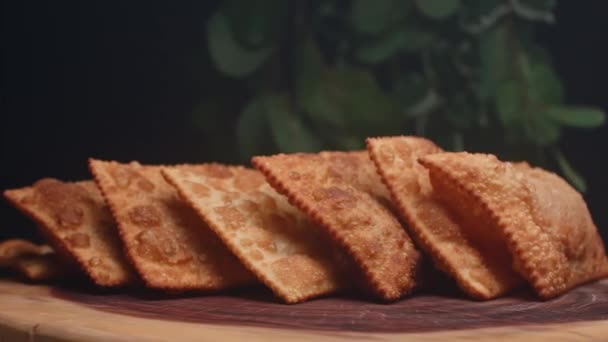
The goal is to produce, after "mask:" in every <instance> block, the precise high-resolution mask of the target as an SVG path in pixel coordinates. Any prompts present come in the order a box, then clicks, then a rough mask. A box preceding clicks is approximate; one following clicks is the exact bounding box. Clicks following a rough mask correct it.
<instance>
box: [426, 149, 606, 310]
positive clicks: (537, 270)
mask: <svg viewBox="0 0 608 342" xmlns="http://www.w3.org/2000/svg"><path fill="white" fill-rule="evenodd" d="M420 162H421V163H422V164H423V165H424V166H425V167H427V168H428V169H429V171H430V177H431V182H432V183H433V186H434V187H435V188H436V189H437V190H438V191H437V193H438V194H439V196H441V197H442V198H443V201H444V202H445V203H447V204H448V205H450V206H451V207H452V208H454V210H457V211H459V212H460V213H461V215H463V216H468V217H471V218H472V219H477V220H480V221H481V222H483V223H484V224H485V229H486V230H487V231H489V232H491V234H494V233H495V232H498V233H500V234H502V235H503V237H504V239H505V241H506V243H507V247H508V249H509V251H510V253H511V256H512V258H513V267H514V269H515V270H516V271H517V272H519V273H520V274H521V275H522V276H523V277H524V278H525V279H526V280H527V281H528V282H529V283H530V285H531V286H532V287H533V289H534V290H535V291H536V293H537V294H538V295H539V296H540V297H541V298H543V299H548V298H552V297H555V296H558V295H560V294H562V293H564V292H566V291H567V290H569V289H571V288H573V287H575V286H577V285H579V284H582V283H585V282H588V281H591V280H595V279H599V278H602V277H605V276H607V275H608V260H607V258H606V254H605V251H604V246H603V243H602V241H601V238H600V237H599V234H598V231H597V228H596V227H595V225H594V223H593V221H592V219H591V215H590V214H589V211H588V209H587V206H586V204H585V201H584V200H583V198H582V196H581V195H580V194H579V193H578V192H577V191H576V190H574V189H573V188H572V187H571V186H570V185H569V184H568V183H566V182H565V181H564V180H563V179H561V178H560V177H559V176H557V175H555V174H553V173H550V172H548V171H545V170H542V169H539V168H531V167H529V166H526V165H525V164H515V165H514V164H510V163H503V162H501V161H499V160H498V159H497V158H496V157H495V156H493V155H486V154H471V153H441V154H434V155H428V156H424V157H422V158H421V159H420Z"/></svg>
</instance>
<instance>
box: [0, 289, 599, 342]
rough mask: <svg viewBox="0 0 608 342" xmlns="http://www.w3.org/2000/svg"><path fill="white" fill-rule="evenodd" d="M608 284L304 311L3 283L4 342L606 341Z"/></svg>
mask: <svg viewBox="0 0 608 342" xmlns="http://www.w3.org/2000/svg"><path fill="white" fill-rule="evenodd" d="M607 336H608V280H604V281H602V282H596V283H594V284H589V285H586V286H583V287H581V288H578V289H575V290H574V291H571V292H570V293H568V294H567V295H565V296H562V297H560V298H558V299H556V300H553V301H549V302H539V301H536V300H534V299H533V297H529V296H526V295H517V296H514V297H511V298H504V299H499V300H495V301H490V302H474V301H470V300H468V299H461V298H454V297H449V296H446V297H441V296H437V295H435V296H433V295H418V296H414V297H412V298H408V299H404V300H402V301H399V302H397V303H394V304H388V305H387V304H373V303H369V302H364V301H359V300H356V299H349V298H326V299H319V300H315V301H311V302H308V303H302V304H297V305H284V304H279V303H276V302H274V301H273V300H272V298H271V297H269V296H266V295H264V293H262V294H261V295H260V294H254V295H242V294H238V293H237V294H232V295H215V296H203V297H202V296H197V297H184V296H182V297H174V298H158V296H148V295H146V294H143V295H142V294H138V295H136V294H125V293H95V292H91V291H76V290H69V289H58V288H53V287H48V286H36V285H27V284H22V283H18V282H14V281H10V280H0V341H63V340H73V341H133V340H137V341H159V340H160V341H165V340H166V341H175V340H185V341H190V340H192V341H217V340H223V341H240V340H247V341H283V340H287V339H288V340H290V341H300V340H310V339H314V340H319V339H323V340H330V341H344V340H352V339H375V340H403V339H406V338H415V339H417V340H437V339H448V338H449V339H458V338H460V339H471V340H474V339H477V340H479V339H484V340H485V339H492V340H507V339H509V340H511V339H520V338H522V339H527V340H551V341H562V340H563V341H566V340H568V341H570V340H580V341H589V340H601V339H605V338H606V337H607Z"/></svg>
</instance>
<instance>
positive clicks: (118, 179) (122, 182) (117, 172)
mask: <svg viewBox="0 0 608 342" xmlns="http://www.w3.org/2000/svg"><path fill="white" fill-rule="evenodd" d="M109 173H110V175H111V177H112V179H113V180H114V184H116V185H117V186H118V187H121V188H126V187H128V186H129V185H130V184H131V182H132V181H133V179H135V178H136V177H137V173H135V172H133V171H132V170H131V168H129V167H128V166H126V165H125V166H117V167H115V168H112V169H111V170H110V172H109Z"/></svg>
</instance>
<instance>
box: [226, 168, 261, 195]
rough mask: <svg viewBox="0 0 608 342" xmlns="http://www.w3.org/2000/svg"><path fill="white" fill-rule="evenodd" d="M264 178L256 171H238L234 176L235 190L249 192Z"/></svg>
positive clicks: (255, 188)
mask: <svg viewBox="0 0 608 342" xmlns="http://www.w3.org/2000/svg"><path fill="white" fill-rule="evenodd" d="M264 183H266V180H265V179H264V176H262V175H260V174H257V173H241V172H238V173H237V174H236V177H235V178H234V186H235V188H236V190H237V191H241V192H250V191H255V190H257V189H259V188H260V186H262V185H263V184H264Z"/></svg>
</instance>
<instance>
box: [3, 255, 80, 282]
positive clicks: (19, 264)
mask: <svg viewBox="0 0 608 342" xmlns="http://www.w3.org/2000/svg"><path fill="white" fill-rule="evenodd" d="M10 268H11V269H13V270H14V271H16V272H17V273H18V274H19V275H21V276H22V277H23V278H25V279H26V280H29V281H31V282H45V281H51V280H57V279H62V278H64V277H66V276H69V275H71V274H72V272H73V270H72V269H71V268H69V267H67V266H66V265H65V263H63V262H62V260H61V258H60V257H59V256H58V255H57V254H56V253H53V252H51V253H48V254H45V255H36V254H28V255H20V256H18V257H16V258H14V259H12V260H11V265H10Z"/></svg>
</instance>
